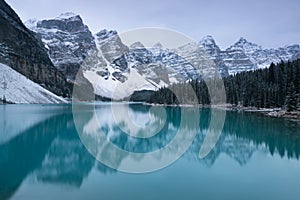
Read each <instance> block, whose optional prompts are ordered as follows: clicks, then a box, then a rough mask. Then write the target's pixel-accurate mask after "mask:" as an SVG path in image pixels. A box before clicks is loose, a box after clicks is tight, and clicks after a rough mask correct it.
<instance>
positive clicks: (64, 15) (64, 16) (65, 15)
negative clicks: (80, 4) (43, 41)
mask: <svg viewBox="0 0 300 200" xmlns="http://www.w3.org/2000/svg"><path fill="white" fill-rule="evenodd" d="M71 18H80V19H81V17H80V15H78V14H75V13H73V12H66V13H62V14H61V15H60V16H58V17H56V19H71Z"/></svg>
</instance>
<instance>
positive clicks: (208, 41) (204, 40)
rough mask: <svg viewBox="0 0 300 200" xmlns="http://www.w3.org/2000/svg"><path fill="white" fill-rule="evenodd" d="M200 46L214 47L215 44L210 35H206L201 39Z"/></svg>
mask: <svg viewBox="0 0 300 200" xmlns="http://www.w3.org/2000/svg"><path fill="white" fill-rule="evenodd" d="M200 44H202V45H205V46H207V45H216V42H215V40H214V38H213V37H212V36H211V35H207V36H205V37H203V38H202V40H201V41H200Z"/></svg>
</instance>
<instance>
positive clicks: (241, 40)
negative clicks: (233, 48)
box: [237, 37, 249, 43]
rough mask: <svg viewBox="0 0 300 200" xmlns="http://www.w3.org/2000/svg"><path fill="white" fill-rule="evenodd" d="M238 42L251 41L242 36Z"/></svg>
mask: <svg viewBox="0 0 300 200" xmlns="http://www.w3.org/2000/svg"><path fill="white" fill-rule="evenodd" d="M237 43H249V42H248V40H247V39H246V38H244V37H240V39H239V40H238V42H237Z"/></svg>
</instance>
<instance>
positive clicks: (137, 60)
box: [26, 13, 300, 99]
mask: <svg viewBox="0 0 300 200" xmlns="http://www.w3.org/2000/svg"><path fill="white" fill-rule="evenodd" d="M26 26H27V27H28V28H30V29H31V30H32V31H34V32H36V34H37V35H38V37H39V38H41V40H42V41H43V43H44V45H45V48H47V49H48V54H49V57H50V59H51V60H52V62H53V63H54V65H55V66H56V67H57V68H58V69H59V70H61V71H62V72H63V73H64V74H65V75H66V76H67V77H68V78H69V79H71V80H75V76H76V74H77V72H78V69H79V68H80V67H81V69H82V72H83V73H82V74H83V76H84V77H85V78H86V79H87V80H88V81H89V82H90V83H91V84H92V85H93V88H94V92H95V94H97V95H100V96H103V97H109V98H117V99H121V98H124V97H127V96H129V95H131V94H132V93H133V92H134V91H139V90H155V89H157V88H159V87H162V86H168V85H170V84H172V83H176V82H182V81H187V80H191V79H199V78H202V77H203V76H206V77H207V76H209V77H211V76H214V75H215V71H218V72H219V74H221V76H228V75H229V74H235V73H238V72H241V71H249V70H255V69H259V68H265V67H268V66H269V65H270V64H271V63H272V62H275V63H277V62H280V61H281V60H284V61H286V60H290V59H293V58H295V57H296V56H297V55H298V54H299V52H300V49H299V45H292V46H286V47H283V48H278V49H264V48H262V47H261V46H259V45H257V44H254V43H251V42H248V41H247V40H246V39H244V38H240V39H239V40H238V41H237V42H236V43H235V44H233V45H232V46H230V47H229V48H227V49H226V50H221V49H220V47H219V46H218V45H217V44H216V42H215V40H214V39H213V37H212V36H206V37H204V38H203V39H202V40H201V41H200V42H199V43H198V44H185V45H183V46H181V47H178V48H177V49H167V48H164V47H163V45H161V44H160V43H159V41H157V44H155V45H154V46H153V47H151V48H145V47H144V45H143V44H142V43H141V42H139V41H136V42H135V43H133V44H132V45H130V46H129V45H128V46H127V45H125V44H124V43H123V42H122V40H121V38H120V37H119V35H118V33H117V31H114V30H110V31H108V30H105V29H104V30H102V31H100V32H98V33H96V34H95V35H92V33H91V32H90V31H89V29H88V27H87V26H86V25H85V24H84V22H83V20H82V18H81V17H80V16H79V15H76V14H73V13H65V14H62V15H61V16H59V17H57V18H54V19H47V20H41V21H38V20H29V21H28V22H26Z"/></svg>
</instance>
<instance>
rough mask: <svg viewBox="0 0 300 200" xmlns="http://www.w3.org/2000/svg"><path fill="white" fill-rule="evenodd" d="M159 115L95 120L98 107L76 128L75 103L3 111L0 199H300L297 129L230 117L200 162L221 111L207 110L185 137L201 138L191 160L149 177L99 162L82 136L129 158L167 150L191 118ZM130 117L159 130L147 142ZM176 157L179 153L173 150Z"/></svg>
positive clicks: (143, 110) (174, 112) (140, 110)
mask: <svg viewBox="0 0 300 200" xmlns="http://www.w3.org/2000/svg"><path fill="white" fill-rule="evenodd" d="M127 106H129V109H128V110H126V109H124V108H125V107H127ZM150 108H151V107H150V106H145V105H139V104H131V105H128V104H118V105H117V110H118V112H117V115H118V116H114V115H113V114H112V113H111V107H110V104H99V105H97V106H96V107H95V112H93V109H90V108H87V109H86V110H84V111H82V118H80V119H79V122H78V121H77V123H78V124H76V126H75V123H74V116H73V114H72V106H70V105H0V199H31V200H32V199H38V200H40V199H49V200H53V199H75V200H76V199H108V200H110V199H123V200H127V199H128V200H134V199H143V200H147V199H149V200H150V199H151V200H154V199H155V200H158V199H197V200H198V199H297V200H298V199H299V198H300V189H299V188H300V161H299V157H300V124H299V123H297V122H292V121H288V120H285V119H277V118H269V117H264V116H261V115H258V114H254V113H245V112H235V111H227V113H226V120H225V124H224V128H223V131H222V134H221V136H220V138H219V140H218V142H217V143H216V145H215V147H214V148H213V149H212V151H211V152H210V153H209V154H208V155H207V156H206V157H205V158H203V159H201V158H200V157H199V149H200V148H201V145H202V143H203V140H204V138H205V136H206V134H207V129H208V127H209V124H210V119H211V113H212V110H210V109H208V108H205V109H199V116H200V121H199V123H198V124H199V125H197V127H194V126H191V127H189V123H186V124H185V126H186V127H184V128H185V129H184V130H186V134H187V135H188V134H189V133H190V132H195V133H196V136H195V138H193V142H192V144H191V146H190V147H189V148H188V149H187V151H186V152H185V153H184V154H183V156H181V157H180V158H179V159H178V160H177V161H175V162H174V163H172V164H171V165H169V166H167V167H165V168H163V169H160V170H157V171H153V172H150V173H141V174H132V173H126V172H121V171H118V170H116V169H114V168H110V167H107V166H106V165H104V164H103V163H101V162H99V161H97V160H96V159H95V158H94V156H92V154H90V152H89V151H93V150H91V149H89V148H86V147H87V146H86V143H82V140H81V139H82V135H80V134H78V131H77V130H79V131H80V130H81V131H83V132H84V133H86V134H87V135H88V138H89V141H90V142H91V143H93V142H94V141H97V140H99V138H98V137H96V136H95V135H93V130H94V131H101V132H103V133H104V134H105V136H106V137H107V142H108V141H109V142H110V143H111V144H113V145H114V146H117V147H118V148H120V149H123V150H124V151H128V152H134V153H141V154H143V153H147V152H154V151H157V150H160V149H161V148H163V147H165V146H166V145H168V143H170V142H171V141H172V139H173V138H174V137H176V134H177V130H178V129H179V127H180V126H181V124H180V116H181V112H182V111H181V109H180V108H175V107H166V108H165V110H166V112H165V113H161V112H160V111H156V110H155V109H153V108H152V109H150ZM161 108H163V107H161ZM194 109H196V108H193V109H189V111H190V112H193V110H194ZM124 113H125V114H124ZM126 116H129V118H130V119H131V121H133V122H134V123H135V124H137V127H143V126H144V125H148V124H149V123H151V120H154V121H156V122H158V124H157V126H158V127H159V128H160V129H159V130H160V131H159V132H158V133H157V134H155V135H152V136H151V137H148V138H139V137H134V136H132V135H128V134H126V133H125V131H126V130H127V129H128V123H129V122H128V120H127V117H126ZM164 117H166V118H165V120H164ZM116 118H118V119H119V120H117V121H116V120H114V119H116ZM122 119H124V120H122ZM193 120H197V119H190V121H191V122H192V121H193ZM134 131H135V133H137V134H143V132H145V131H146V132H147V131H152V130H150V129H149V128H148V129H143V128H141V129H140V130H139V129H135V130H134ZM187 137H188V136H187ZM80 138H81V139H80ZM83 139H84V138H83ZM100 139H101V138H100ZM93 145H96V146H97V145H98V143H93ZM105 145H107V144H105ZM105 145H104V146H103V147H101V148H96V150H95V152H94V155H98V157H101V158H105V159H106V160H108V162H110V164H111V165H112V166H116V168H118V167H121V166H122V164H123V163H124V162H125V160H126V159H127V158H124V157H122V156H120V155H119V154H118V153H117V152H115V151H110V150H108V149H107V148H106V146H105ZM178 148H180V147H176V149H178ZM174 149H175V148H174ZM174 151H176V150H174ZM168 153H169V154H170V155H172V150H170V151H169V152H168ZM140 159H141V160H142V158H140ZM156 159H157V160H159V159H161V158H160V157H159V156H158V157H156Z"/></svg>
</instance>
